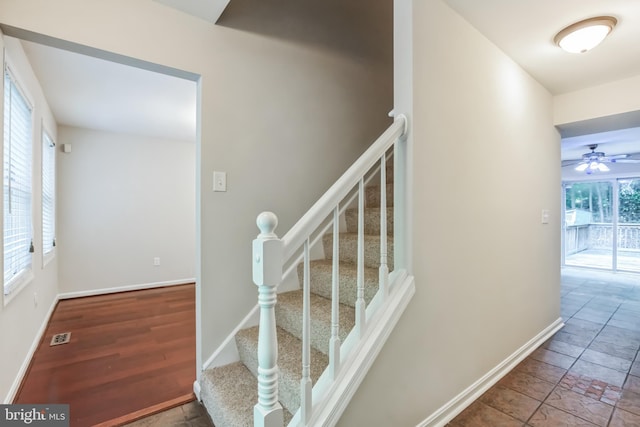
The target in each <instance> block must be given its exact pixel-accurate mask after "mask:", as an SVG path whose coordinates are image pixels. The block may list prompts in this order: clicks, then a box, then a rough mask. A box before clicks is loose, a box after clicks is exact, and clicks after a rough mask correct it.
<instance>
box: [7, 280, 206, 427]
mask: <svg viewBox="0 0 640 427" xmlns="http://www.w3.org/2000/svg"><path fill="white" fill-rule="evenodd" d="M62 332H71V340H70V342H69V343H68V344H62V345H58V346H54V347H50V346H49V342H50V340H51V337H52V336H53V335H54V334H56V333H62ZM195 352H196V348H195V285H194V284H187V285H181V286H171V287H166V288H156V289H149V290H143V291H131V292H123V293H119V294H109V295H99V296H92V297H84V298H76V299H70V300H62V301H60V302H59V303H58V305H57V307H56V308H55V310H54V312H53V314H52V316H51V319H50V321H49V324H48V326H47V328H46V331H45V334H44V335H43V338H42V340H41V342H40V344H39V346H38V348H37V350H36V352H35V354H34V356H33V358H32V360H31V364H30V366H29V369H28V371H27V374H26V375H25V378H24V380H23V382H22V385H21V387H20V390H19V391H18V394H17V396H16V398H15V399H14V403H67V404H69V405H70V417H71V426H72V427H85V426H95V425H100V426H107V425H121V424H124V423H127V422H130V421H133V420H135V419H138V418H140V417H143V416H146V415H150V414H152V413H155V412H158V411H161V410H164V409H168V408H170V407H173V406H176V405H179V404H183V403H185V402H188V401H189V400H193V399H194V396H193V393H192V387H193V381H194V380H195V378H196V367H195V366H196V361H195Z"/></svg>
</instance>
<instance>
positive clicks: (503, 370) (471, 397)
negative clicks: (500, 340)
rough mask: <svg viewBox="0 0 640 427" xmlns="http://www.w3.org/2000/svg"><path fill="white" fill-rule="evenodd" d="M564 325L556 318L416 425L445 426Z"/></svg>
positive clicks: (421, 426)
mask: <svg viewBox="0 0 640 427" xmlns="http://www.w3.org/2000/svg"><path fill="white" fill-rule="evenodd" d="M563 326H564V323H563V322H562V318H558V319H557V320H555V321H554V322H553V323H552V324H551V325H549V326H547V327H546V328H545V329H544V330H542V331H541V332H540V333H539V334H538V335H536V336H535V337H533V338H532V339H531V340H529V342H527V343H526V344H525V345H523V346H522V347H520V348H519V349H518V350H516V351H515V352H514V353H513V354H512V355H511V356H509V357H507V358H506V359H505V360H503V361H502V362H501V363H500V364H499V365H498V366H496V367H495V368H493V369H492V370H490V371H489V372H487V374H486V375H484V376H483V377H482V378H480V379H479V380H478V381H476V382H475V383H473V384H472V385H470V386H469V387H467V389H466V390H464V391H463V392H462V393H460V394H459V395H457V396H456V397H454V398H453V399H451V400H450V401H449V402H447V403H446V404H445V405H444V406H442V407H441V408H440V409H438V410H437V411H436V412H434V413H433V414H431V415H430V416H429V417H428V418H426V419H425V420H424V421H422V422H421V423H420V424H418V425H417V426H416V427H442V426H445V425H446V424H447V423H448V422H449V421H451V420H452V419H454V418H455V417H456V415H458V414H459V413H460V412H462V411H463V410H464V409H466V408H467V407H468V406H469V405H471V404H472V403H473V402H474V401H475V400H476V399H478V398H479V397H480V396H481V395H482V394H483V393H484V392H486V391H487V390H489V389H490V388H491V387H492V386H493V385H494V384H495V383H497V382H498V381H499V380H500V379H501V378H502V377H504V376H505V375H506V374H508V373H509V372H510V371H511V370H512V369H513V368H515V367H516V365H517V364H518V363H520V362H522V361H523V360H524V359H525V358H526V357H527V356H529V355H530V354H531V353H532V352H533V351H534V350H535V349H537V348H538V347H540V345H542V343H544V342H545V341H546V340H547V339H549V338H550V337H551V336H553V334H555V333H556V332H558V330H560V328H562V327H563Z"/></svg>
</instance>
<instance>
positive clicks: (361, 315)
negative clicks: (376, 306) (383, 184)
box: [355, 178, 366, 337]
mask: <svg viewBox="0 0 640 427" xmlns="http://www.w3.org/2000/svg"><path fill="white" fill-rule="evenodd" d="M357 272H358V274H357V295H356V307H355V308H356V330H357V332H358V335H359V336H360V337H362V336H363V335H364V330H365V327H366V324H365V322H366V304H365V302H364V178H361V179H360V184H358V266H357Z"/></svg>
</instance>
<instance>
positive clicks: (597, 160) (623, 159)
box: [562, 144, 640, 175]
mask: <svg viewBox="0 0 640 427" xmlns="http://www.w3.org/2000/svg"><path fill="white" fill-rule="evenodd" d="M588 147H589V149H590V150H591V152H590V153H585V154H583V155H582V159H580V160H569V161H566V162H562V166H563V167H564V166H571V165H575V164H577V165H578V166H576V168H575V170H577V171H578V172H586V173H587V174H588V175H590V174H592V173H593V172H596V171H599V172H608V171H609V167H608V166H607V165H606V164H605V163H640V159H631V158H630V157H631V154H616V155H613V156H607V155H605V153H603V152H601V151H596V149H597V148H598V144H591V145H589V146H588Z"/></svg>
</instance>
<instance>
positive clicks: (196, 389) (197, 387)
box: [193, 380, 202, 402]
mask: <svg viewBox="0 0 640 427" xmlns="http://www.w3.org/2000/svg"><path fill="white" fill-rule="evenodd" d="M201 391H202V389H201V388H200V383H199V382H198V380H195V381H194V382H193V394H195V395H196V400H197V401H198V402H202V399H201V398H200V392H201Z"/></svg>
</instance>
